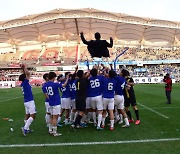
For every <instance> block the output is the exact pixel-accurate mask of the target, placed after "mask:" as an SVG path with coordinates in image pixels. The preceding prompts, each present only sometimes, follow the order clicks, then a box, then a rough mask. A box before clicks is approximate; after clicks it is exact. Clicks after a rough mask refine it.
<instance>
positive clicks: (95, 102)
mask: <svg viewBox="0 0 180 154" xmlns="http://www.w3.org/2000/svg"><path fill="white" fill-rule="evenodd" d="M90 101H91V105H92V108H93V109H97V110H103V103H102V95H100V96H96V97H91V98H90Z"/></svg>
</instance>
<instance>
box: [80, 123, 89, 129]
mask: <svg viewBox="0 0 180 154" xmlns="http://www.w3.org/2000/svg"><path fill="white" fill-rule="evenodd" d="M80 127H81V128H86V127H88V126H87V124H86V123H80Z"/></svg>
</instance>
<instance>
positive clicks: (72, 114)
mask: <svg viewBox="0 0 180 154" xmlns="http://www.w3.org/2000/svg"><path fill="white" fill-rule="evenodd" d="M74 116H75V113H74V112H71V114H70V122H73V120H74Z"/></svg>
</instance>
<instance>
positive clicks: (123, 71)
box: [121, 69, 129, 77]
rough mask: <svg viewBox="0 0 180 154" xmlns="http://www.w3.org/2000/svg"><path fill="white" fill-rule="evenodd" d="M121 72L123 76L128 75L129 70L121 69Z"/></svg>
mask: <svg viewBox="0 0 180 154" xmlns="http://www.w3.org/2000/svg"><path fill="white" fill-rule="evenodd" d="M121 73H122V76H123V77H125V76H129V71H128V70H125V69H122V71H121Z"/></svg>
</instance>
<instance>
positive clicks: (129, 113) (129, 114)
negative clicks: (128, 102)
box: [126, 111, 132, 120]
mask: <svg viewBox="0 0 180 154" xmlns="http://www.w3.org/2000/svg"><path fill="white" fill-rule="evenodd" d="M126 113H127V115H128V117H129V119H130V120H132V116H131V112H130V111H127V112H126Z"/></svg>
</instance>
